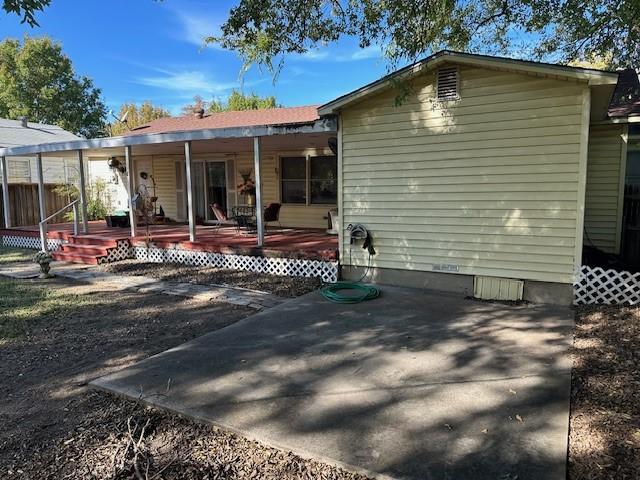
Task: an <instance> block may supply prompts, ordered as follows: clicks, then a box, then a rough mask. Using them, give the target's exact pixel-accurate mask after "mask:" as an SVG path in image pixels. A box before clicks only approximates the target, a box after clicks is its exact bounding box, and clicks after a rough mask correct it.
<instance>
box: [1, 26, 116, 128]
mask: <svg viewBox="0 0 640 480" xmlns="http://www.w3.org/2000/svg"><path fill="white" fill-rule="evenodd" d="M21 116H25V117H27V118H28V119H29V120H30V121H34V122H42V123H48V124H55V125H58V126H60V127H62V128H64V129H65V130H69V131H71V132H73V133H76V134H78V135H82V136H85V137H97V136H100V135H103V134H104V130H105V118H106V109H105V106H104V103H103V102H102V99H101V92H100V90H99V89H97V88H96V87H95V86H94V85H93V82H92V81H91V80H90V79H89V78H87V77H79V76H77V75H76V74H75V72H74V70H73V65H72V63H71V60H70V59H69V57H67V56H66V55H64V54H63V53H62V47H61V45H60V44H59V43H56V42H53V41H52V40H50V39H49V38H47V37H42V38H29V37H25V38H24V41H23V42H22V43H20V41H19V40H15V39H6V40H4V41H2V42H0V117H4V118H18V117H21Z"/></svg>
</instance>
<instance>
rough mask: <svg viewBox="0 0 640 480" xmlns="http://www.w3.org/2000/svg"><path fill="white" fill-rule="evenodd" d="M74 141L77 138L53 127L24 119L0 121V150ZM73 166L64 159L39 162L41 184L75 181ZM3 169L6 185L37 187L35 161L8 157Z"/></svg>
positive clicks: (75, 169) (31, 157)
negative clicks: (6, 171)
mask: <svg viewBox="0 0 640 480" xmlns="http://www.w3.org/2000/svg"><path fill="white" fill-rule="evenodd" d="M78 139H80V137H78V136H76V135H74V134H73V133H71V132H67V131H66V130H64V129H62V128H60V127H58V126H56V125H45V124H43V123H34V122H29V121H28V120H27V119H26V118H22V119H20V120H8V119H5V118H0V148H2V147H5V148H10V147H17V146H21V145H34V144H38V143H51V142H64V141H67V140H78ZM75 163H77V162H75ZM75 163H74V162H73V161H72V160H71V159H65V158H64V157H46V158H43V161H42V165H43V177H44V183H52V184H53V183H73V182H74V181H75V180H76V179H77V177H78V168H77V165H76V164H75ZM7 167H8V174H9V183H38V179H37V177H38V174H37V166H36V161H35V157H33V156H28V157H27V156H24V157H20V156H16V157H11V158H10V159H8V160H7Z"/></svg>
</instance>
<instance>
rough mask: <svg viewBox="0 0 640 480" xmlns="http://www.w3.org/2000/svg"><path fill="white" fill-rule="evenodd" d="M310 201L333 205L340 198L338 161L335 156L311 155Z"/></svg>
mask: <svg viewBox="0 0 640 480" xmlns="http://www.w3.org/2000/svg"><path fill="white" fill-rule="evenodd" d="M309 163H310V168H309V170H310V176H309V188H310V189H311V196H310V200H311V202H310V203H318V204H329V205H333V204H335V203H336V202H337V200H338V161H337V158H336V157H335V156H322V157H311V158H310V159H309Z"/></svg>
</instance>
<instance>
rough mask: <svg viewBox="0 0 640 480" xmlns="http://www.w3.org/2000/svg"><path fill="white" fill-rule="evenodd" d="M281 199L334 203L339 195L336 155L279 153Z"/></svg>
mask: <svg viewBox="0 0 640 480" xmlns="http://www.w3.org/2000/svg"><path fill="white" fill-rule="evenodd" d="M280 178H281V181H280V193H281V200H282V203H294V204H295V203H297V204H303V205H311V204H316V205H335V204H336V202H337V199H338V161H337V159H336V157H335V156H333V155H327V156H318V157H308V158H307V157H282V158H281V159H280Z"/></svg>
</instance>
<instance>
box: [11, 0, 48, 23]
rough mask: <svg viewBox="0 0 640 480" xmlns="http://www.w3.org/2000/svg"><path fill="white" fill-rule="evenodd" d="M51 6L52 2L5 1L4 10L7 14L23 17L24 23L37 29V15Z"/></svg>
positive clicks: (35, 0)
mask: <svg viewBox="0 0 640 480" xmlns="http://www.w3.org/2000/svg"><path fill="white" fill-rule="evenodd" d="M49 4H51V0H4V2H2V8H3V10H4V11H5V12H7V13H15V14H16V15H18V16H19V17H22V23H27V24H28V25H29V26H31V27H37V26H38V22H37V21H36V17H35V14H36V12H37V11H41V10H44V9H45V7H48V6H49Z"/></svg>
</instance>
